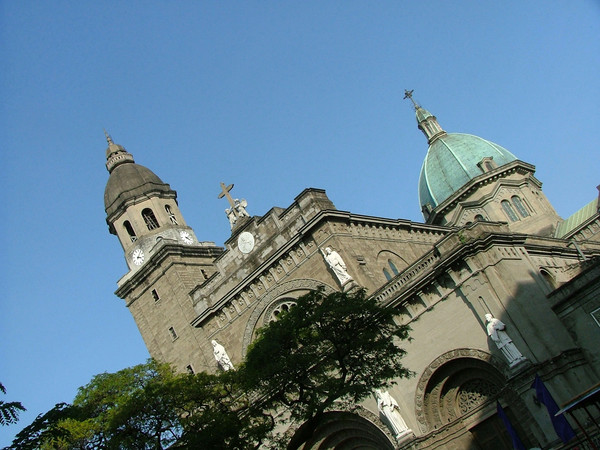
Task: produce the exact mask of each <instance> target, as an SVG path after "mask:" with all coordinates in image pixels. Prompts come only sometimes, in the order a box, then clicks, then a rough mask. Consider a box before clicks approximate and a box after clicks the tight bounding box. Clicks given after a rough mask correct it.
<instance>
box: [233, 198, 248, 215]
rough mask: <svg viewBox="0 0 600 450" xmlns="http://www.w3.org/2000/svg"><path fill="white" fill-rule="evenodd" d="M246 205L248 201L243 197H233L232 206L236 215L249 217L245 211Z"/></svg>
mask: <svg viewBox="0 0 600 450" xmlns="http://www.w3.org/2000/svg"><path fill="white" fill-rule="evenodd" d="M246 206H248V202H247V201H246V200H245V199H241V200H240V199H239V198H235V199H233V207H234V208H235V211H236V212H237V215H238V217H250V214H248V211H246Z"/></svg>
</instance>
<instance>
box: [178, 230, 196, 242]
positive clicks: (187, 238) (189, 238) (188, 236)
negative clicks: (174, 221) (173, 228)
mask: <svg viewBox="0 0 600 450" xmlns="http://www.w3.org/2000/svg"><path fill="white" fill-rule="evenodd" d="M179 236H181V240H182V241H183V242H185V243H186V244H191V243H192V242H194V239H192V235H191V234H190V233H188V232H187V231H181V232H180V233H179Z"/></svg>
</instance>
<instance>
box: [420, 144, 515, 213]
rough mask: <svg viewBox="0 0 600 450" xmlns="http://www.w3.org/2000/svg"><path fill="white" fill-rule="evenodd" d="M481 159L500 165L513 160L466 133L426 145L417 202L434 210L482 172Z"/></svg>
mask: <svg viewBox="0 0 600 450" xmlns="http://www.w3.org/2000/svg"><path fill="white" fill-rule="evenodd" d="M485 157H489V158H492V159H493V160H494V163H495V164H496V165H498V166H503V165H504V164H508V163H509V162H511V161H515V160H516V159H517V158H516V157H515V156H514V155H513V154H512V153H511V152H509V151H508V150H506V149H505V148H503V147H501V146H499V145H498V144H494V143H493V142H490V141H487V140H485V139H482V138H480V137H478V136H473V135H470V134H460V133H451V134H445V135H443V136H440V137H439V138H437V139H436V140H435V141H433V142H432V144H431V145H430V146H429V150H428V151H427V156H426V157H425V161H424V162H423V167H422V168H421V176H420V178H419V203H420V204H421V207H423V206H425V205H427V204H429V205H431V207H433V208H435V207H436V206H437V205H439V204H440V203H442V202H443V201H444V200H446V199H447V198H448V197H450V196H451V195H452V194H454V193H455V192H456V191H458V190H459V189H460V188H461V187H463V186H464V185H465V184H467V183H468V182H469V181H470V180H472V179H473V178H475V177H476V176H478V175H481V174H482V173H483V171H482V169H481V168H480V167H479V166H478V163H479V162H481V160H482V159H483V158H485Z"/></svg>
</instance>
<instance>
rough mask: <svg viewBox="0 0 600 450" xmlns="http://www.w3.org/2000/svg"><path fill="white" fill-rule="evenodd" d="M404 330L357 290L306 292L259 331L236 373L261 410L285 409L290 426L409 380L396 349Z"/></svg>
mask: <svg viewBox="0 0 600 450" xmlns="http://www.w3.org/2000/svg"><path fill="white" fill-rule="evenodd" d="M408 331H409V328H408V327H406V326H401V325H397V324H396V323H395V322H394V320H393V312H392V311H391V310H389V309H387V308H383V307H381V306H380V305H379V304H378V303H377V301H376V300H375V299H372V298H367V297H366V294H365V291H364V290H357V291H355V292H353V293H341V292H340V293H333V294H330V295H325V294H324V293H323V291H322V290H318V291H313V292H311V293H309V294H307V295H305V296H302V297H300V298H299V299H298V302H297V305H296V306H295V307H293V308H291V309H290V310H289V312H287V313H285V314H282V315H280V316H279V317H278V320H277V321H276V322H272V323H271V324H269V326H267V327H265V328H263V329H262V330H260V331H259V335H258V338H257V339H256V340H255V341H254V343H253V344H252V345H251V347H250V349H249V350H248V354H247V357H246V362H245V364H244V365H243V366H242V367H241V368H240V372H241V373H242V374H243V378H242V379H243V382H244V383H245V384H246V386H247V388H248V389H253V390H255V391H256V392H257V393H258V395H259V396H260V397H261V398H263V399H264V400H263V401H264V406H265V407H266V408H272V409H276V408H277V407H278V406H280V405H284V406H285V407H286V408H287V409H288V410H289V412H290V414H291V417H292V418H293V419H295V420H298V421H303V420H311V419H314V418H316V417H318V416H319V415H320V414H322V413H323V412H324V411H326V410H327V409H328V408H330V407H332V406H333V405H334V403H336V402H339V401H344V400H345V401H351V402H354V403H358V402H359V401H361V400H362V399H364V398H365V397H367V396H369V395H371V394H372V392H373V390H374V389H376V388H381V387H385V386H389V385H390V380H391V379H393V378H396V377H408V376H410V375H411V372H410V371H409V370H407V369H406V368H404V367H403V365H402V357H403V356H404V354H405V351H404V350H402V349H401V348H399V347H398V344H399V343H400V341H401V340H405V339H408Z"/></svg>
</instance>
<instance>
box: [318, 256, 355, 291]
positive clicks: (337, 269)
mask: <svg viewBox="0 0 600 450" xmlns="http://www.w3.org/2000/svg"><path fill="white" fill-rule="evenodd" d="M321 253H323V257H324V258H325V261H326V262H327V264H328V265H329V267H330V268H331V270H332V271H333V273H334V274H335V276H336V277H337V279H338V281H339V282H340V284H341V285H342V287H343V286H344V285H345V284H347V283H348V282H350V281H352V277H351V276H350V275H349V274H348V271H347V270H346V264H345V263H344V260H343V259H342V257H341V256H340V254H339V253H338V252H336V251H335V250H332V249H331V247H325V251H323V249H321Z"/></svg>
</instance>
